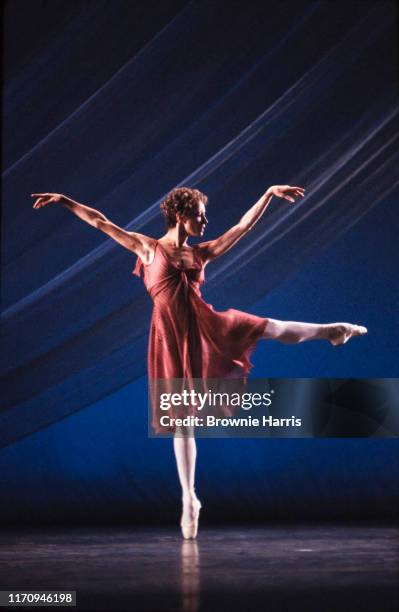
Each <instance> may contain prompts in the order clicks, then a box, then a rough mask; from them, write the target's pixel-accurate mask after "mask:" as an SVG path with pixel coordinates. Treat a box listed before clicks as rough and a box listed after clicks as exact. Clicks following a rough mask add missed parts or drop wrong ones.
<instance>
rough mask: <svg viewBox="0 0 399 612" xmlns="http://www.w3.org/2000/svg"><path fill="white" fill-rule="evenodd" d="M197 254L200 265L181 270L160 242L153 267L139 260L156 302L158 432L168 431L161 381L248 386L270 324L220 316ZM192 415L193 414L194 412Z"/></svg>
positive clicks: (153, 368) (152, 371)
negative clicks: (208, 296)
mask: <svg viewBox="0 0 399 612" xmlns="http://www.w3.org/2000/svg"><path fill="white" fill-rule="evenodd" d="M193 252H194V265H193V266H192V267H190V268H179V267H178V266H177V265H176V264H175V263H173V262H172V260H171V259H170V257H169V255H168V254H167V252H166V251H165V249H164V248H163V247H162V245H161V244H160V243H159V242H157V243H156V247H155V254H154V260H153V262H152V263H151V264H147V265H146V264H144V263H143V262H142V260H141V259H140V257H138V258H137V262H136V266H135V268H134V271H133V274H136V275H137V276H139V277H140V276H141V275H142V276H143V280H144V284H145V286H146V288H147V291H148V293H149V295H150V297H151V299H152V301H153V312H152V320H151V328H150V336H149V344H148V379H149V388H150V398H151V408H152V426H153V428H154V429H155V431H156V432H160V431H165V428H161V427H160V425H159V418H160V416H161V410H160V408H159V384H158V382H157V381H159V380H160V379H171V380H172V379H173V380H175V379H181V380H182V381H184V385H190V384H191V383H192V381H193V379H203V380H206V379H227V378H241V379H242V380H243V382H244V383H245V381H246V376H247V374H248V372H249V371H250V369H251V367H252V364H251V362H250V355H251V353H252V351H253V350H254V348H255V345H256V342H257V341H258V340H259V339H260V338H261V337H262V335H263V332H264V330H265V326H266V324H267V319H266V318H263V317H258V316H256V315H252V314H249V313H246V312H242V311H240V310H235V309H233V308H229V309H228V310H226V311H224V312H217V311H215V310H214V308H213V306H211V305H210V304H207V303H206V302H205V301H204V300H203V298H202V296H201V292H200V285H201V284H203V283H204V281H205V276H204V265H203V263H202V261H201V259H200V257H199V254H198V247H193ZM185 388H186V387H185ZM187 414H193V408H192V409H191V410H190V409H189V410H187ZM169 416H173V414H169ZM179 416H181V413H179ZM166 429H167V430H169V431H173V430H174V428H173V427H169V428H166Z"/></svg>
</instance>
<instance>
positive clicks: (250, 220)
mask: <svg viewBox="0 0 399 612" xmlns="http://www.w3.org/2000/svg"><path fill="white" fill-rule="evenodd" d="M304 195H305V189H303V188H302V187H292V186H290V185H273V186H272V187H269V189H267V191H266V192H265V193H264V194H263V196H262V197H261V198H259V200H258V201H257V202H255V204H254V205H253V206H252V207H251V208H250V209H249V210H248V211H247V212H246V213H245V215H244V216H243V217H242V218H241V219H240V220H239V222H238V223H237V224H236V225H233V227H231V228H230V229H229V230H227V232H225V233H224V234H222V235H221V236H219V237H218V238H215V239H214V240H208V242H201V244H200V245H198V246H199V248H200V252H201V257H202V259H203V261H204V262H205V263H206V262H208V261H212V260H213V259H215V258H216V257H220V255H223V254H224V253H226V251H228V250H229V249H231V247H232V246H234V245H235V244H236V243H237V242H238V241H239V240H240V239H241V238H242V237H243V236H245V234H247V233H248V232H249V231H250V230H251V229H252V228H253V226H254V225H255V223H256V222H257V221H259V219H260V218H261V216H262V215H263V213H264V212H265V210H266V208H267V207H268V206H269V203H270V201H271V199H272V197H273V196H276V197H277V198H283V199H285V200H288V201H289V202H295V198H296V197H301V198H303V197H304Z"/></svg>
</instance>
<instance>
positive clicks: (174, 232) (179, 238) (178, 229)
mask: <svg viewBox="0 0 399 612" xmlns="http://www.w3.org/2000/svg"><path fill="white" fill-rule="evenodd" d="M188 237H189V235H188V234H187V232H186V230H185V229H184V226H183V224H182V223H177V224H176V225H175V227H171V228H169V229H168V231H167V232H166V234H165V235H164V236H162V238H161V241H162V242H165V243H166V244H169V245H170V246H172V247H175V248H177V249H180V248H181V247H187V246H188V244H187V240H188Z"/></svg>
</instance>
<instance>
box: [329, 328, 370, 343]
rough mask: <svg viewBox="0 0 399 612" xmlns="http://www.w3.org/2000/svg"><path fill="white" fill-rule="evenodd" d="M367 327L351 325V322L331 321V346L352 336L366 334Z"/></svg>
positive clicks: (344, 341) (346, 340)
mask: <svg viewBox="0 0 399 612" xmlns="http://www.w3.org/2000/svg"><path fill="white" fill-rule="evenodd" d="M367 331H368V330H367V327H364V326H363V325H352V324H351V323H333V324H332V325H331V335H330V338H329V340H330V342H331V344H332V345H333V346H341V345H342V344H345V343H346V342H348V340H350V339H351V338H352V337H353V336H363V335H364V334H367Z"/></svg>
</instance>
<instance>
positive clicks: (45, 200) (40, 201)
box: [30, 193, 68, 208]
mask: <svg viewBox="0 0 399 612" xmlns="http://www.w3.org/2000/svg"><path fill="white" fill-rule="evenodd" d="M30 195H31V198H37V199H36V201H35V203H34V204H33V208H42V206H47V204H62V202H66V200H67V199H68V198H67V197H66V196H64V195H62V193H31V194H30Z"/></svg>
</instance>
